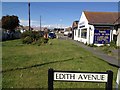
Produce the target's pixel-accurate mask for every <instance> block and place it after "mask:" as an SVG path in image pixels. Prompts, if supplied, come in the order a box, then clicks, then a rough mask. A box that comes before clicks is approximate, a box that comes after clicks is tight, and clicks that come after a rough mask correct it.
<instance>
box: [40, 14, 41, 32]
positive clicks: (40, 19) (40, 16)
mask: <svg viewBox="0 0 120 90" xmlns="http://www.w3.org/2000/svg"><path fill="white" fill-rule="evenodd" d="M40 31H41V15H40Z"/></svg>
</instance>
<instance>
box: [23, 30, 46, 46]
mask: <svg viewBox="0 0 120 90" xmlns="http://www.w3.org/2000/svg"><path fill="white" fill-rule="evenodd" d="M21 38H22V40H23V43H24V44H33V45H34V44H38V45H41V44H45V43H47V42H48V39H45V38H43V37H42V36H41V35H40V32H36V31H26V32H24V33H23V34H22V35H21Z"/></svg>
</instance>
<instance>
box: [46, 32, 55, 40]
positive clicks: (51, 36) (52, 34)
mask: <svg viewBox="0 0 120 90" xmlns="http://www.w3.org/2000/svg"><path fill="white" fill-rule="evenodd" d="M48 37H49V38H51V39H53V38H56V34H55V33H54V32H50V33H49V34H48Z"/></svg>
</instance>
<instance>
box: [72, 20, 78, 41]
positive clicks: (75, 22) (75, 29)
mask: <svg viewBox="0 0 120 90" xmlns="http://www.w3.org/2000/svg"><path fill="white" fill-rule="evenodd" d="M78 22H79V21H74V22H73V24H72V39H74V40H77V35H76V32H77V29H78ZM74 31H75V33H74Z"/></svg>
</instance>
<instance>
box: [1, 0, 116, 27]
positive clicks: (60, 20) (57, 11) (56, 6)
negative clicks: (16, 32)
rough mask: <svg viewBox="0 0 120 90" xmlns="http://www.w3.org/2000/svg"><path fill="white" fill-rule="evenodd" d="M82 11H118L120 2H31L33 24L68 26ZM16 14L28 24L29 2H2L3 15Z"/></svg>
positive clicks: (22, 21)
mask: <svg viewBox="0 0 120 90" xmlns="http://www.w3.org/2000/svg"><path fill="white" fill-rule="evenodd" d="M82 11H95V12H99V11H100V12H118V2H30V13H31V15H30V17H31V25H32V26H39V25H40V16H41V23H42V26H44V27H45V26H46V27H48V26H49V27H59V26H60V27H68V26H71V25H72V23H73V21H76V20H79V19H80V16H81V13H82ZM6 15H16V16H18V17H19V20H20V24H21V25H25V26H26V25H28V18H29V17H28V2H2V16H6Z"/></svg>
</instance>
